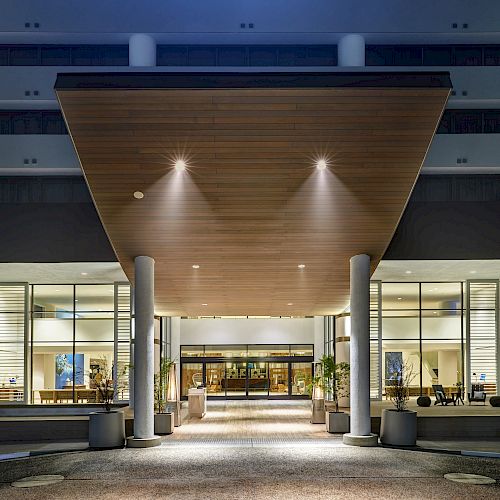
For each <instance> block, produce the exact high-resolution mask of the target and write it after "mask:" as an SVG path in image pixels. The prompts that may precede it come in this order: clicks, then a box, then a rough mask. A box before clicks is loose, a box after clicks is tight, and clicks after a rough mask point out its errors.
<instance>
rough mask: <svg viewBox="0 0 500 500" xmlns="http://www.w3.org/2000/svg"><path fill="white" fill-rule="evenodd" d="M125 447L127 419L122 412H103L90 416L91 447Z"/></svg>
mask: <svg viewBox="0 0 500 500" xmlns="http://www.w3.org/2000/svg"><path fill="white" fill-rule="evenodd" d="M123 446H125V418H124V416H123V412H121V411H109V412H108V411H102V412H95V413H91V414H90V415H89V447H90V448H119V447H123Z"/></svg>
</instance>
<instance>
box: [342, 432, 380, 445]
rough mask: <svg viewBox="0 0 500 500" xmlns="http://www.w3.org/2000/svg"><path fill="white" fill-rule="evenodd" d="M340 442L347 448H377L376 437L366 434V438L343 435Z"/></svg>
mask: <svg viewBox="0 0 500 500" xmlns="http://www.w3.org/2000/svg"><path fill="white" fill-rule="evenodd" d="M342 441H343V443H344V444H348V445H349V446H378V436H377V435H376V434H368V436H355V435H354V434H350V433H349V434H344V436H343V437H342Z"/></svg>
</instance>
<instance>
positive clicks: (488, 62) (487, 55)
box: [484, 45, 500, 66]
mask: <svg viewBox="0 0 500 500" xmlns="http://www.w3.org/2000/svg"><path fill="white" fill-rule="evenodd" d="M484 65H485V66H500V46H499V45H494V46H490V47H485V48H484Z"/></svg>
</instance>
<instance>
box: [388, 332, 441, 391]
mask: <svg viewBox="0 0 500 500" xmlns="http://www.w3.org/2000/svg"><path fill="white" fill-rule="evenodd" d="M401 363H403V364H404V365H406V366H407V367H408V368H409V371H408V373H409V388H410V396H419V395H420V343H419V341H418V339H417V340H412V341H404V340H397V341H390V340H389V341H386V340H383V341H382V366H383V372H382V377H383V378H382V386H383V392H384V394H385V396H386V398H388V397H389V396H390V386H391V383H392V381H393V380H394V377H395V376H396V374H397V372H398V370H399V369H400V366H401ZM423 384H424V386H426V387H431V386H432V384H431V380H430V379H429V380H428V381H427V380H424V381H423Z"/></svg>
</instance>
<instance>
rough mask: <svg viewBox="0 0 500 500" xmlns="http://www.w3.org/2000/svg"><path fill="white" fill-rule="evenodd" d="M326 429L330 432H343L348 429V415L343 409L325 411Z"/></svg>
mask: <svg viewBox="0 0 500 500" xmlns="http://www.w3.org/2000/svg"><path fill="white" fill-rule="evenodd" d="M326 430H327V432H329V433H330V434H345V433H347V432H349V430H350V417H349V415H348V414H347V413H344V412H343V411H339V412H334V411H327V412H326Z"/></svg>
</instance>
